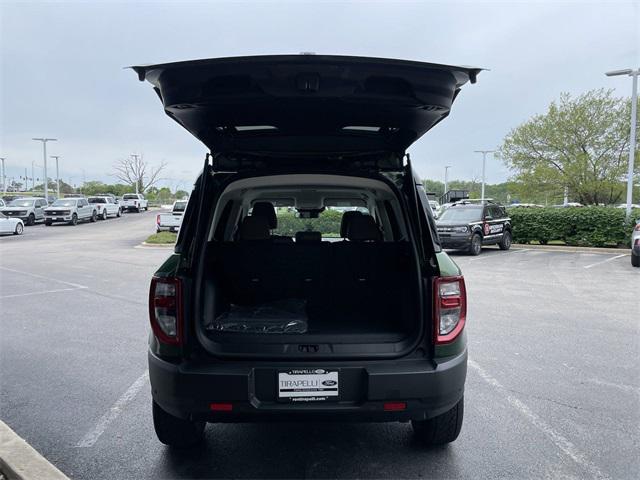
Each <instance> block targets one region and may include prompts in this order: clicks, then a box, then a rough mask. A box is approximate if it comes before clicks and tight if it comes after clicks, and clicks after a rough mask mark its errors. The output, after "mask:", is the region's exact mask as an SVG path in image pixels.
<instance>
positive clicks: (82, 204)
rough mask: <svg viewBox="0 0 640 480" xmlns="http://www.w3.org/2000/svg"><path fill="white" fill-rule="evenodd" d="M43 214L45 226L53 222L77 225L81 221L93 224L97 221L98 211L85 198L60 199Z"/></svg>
mask: <svg viewBox="0 0 640 480" xmlns="http://www.w3.org/2000/svg"><path fill="white" fill-rule="evenodd" d="M44 212H45V221H44V224H45V225H46V226H50V225H51V224H52V223H54V222H64V223H68V224H69V225H77V224H78V222H80V221H83V220H89V221H90V222H95V221H96V220H97V219H98V210H97V209H96V207H95V205H92V204H90V203H89V202H88V201H87V199H86V198H61V199H60V200H56V201H55V202H53V205H51V206H50V207H49V208H47V209H46V210H45V211H44Z"/></svg>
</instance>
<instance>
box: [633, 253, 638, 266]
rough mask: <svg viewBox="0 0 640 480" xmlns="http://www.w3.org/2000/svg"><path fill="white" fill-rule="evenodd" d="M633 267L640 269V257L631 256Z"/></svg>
mask: <svg viewBox="0 0 640 480" xmlns="http://www.w3.org/2000/svg"><path fill="white" fill-rule="evenodd" d="M631 265H633V266H634V267H640V255H634V254H633V253H632V254H631Z"/></svg>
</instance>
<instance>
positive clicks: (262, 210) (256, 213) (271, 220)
mask: <svg viewBox="0 0 640 480" xmlns="http://www.w3.org/2000/svg"><path fill="white" fill-rule="evenodd" d="M251 216H253V217H264V218H266V219H267V225H268V226H269V228H270V229H273V228H278V217H277V216H276V209H275V208H274V206H273V204H272V203H271V202H256V203H254V204H253V210H251Z"/></svg>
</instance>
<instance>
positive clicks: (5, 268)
mask: <svg viewBox="0 0 640 480" xmlns="http://www.w3.org/2000/svg"><path fill="white" fill-rule="evenodd" d="M0 270H6V271H7V272H13V273H20V274H22V275H27V276H29V277H34V278H39V279H41V280H48V281H50V282H58V283H64V284H65V285H69V286H70V287H75V288H89V287H85V286H84V285H78V284H77V283H71V282H65V281H64V280H58V279H57V278H51V277H45V276H44V275H37V274H35V273H29V272H21V271H20V270H14V269H13V268H7V267H0Z"/></svg>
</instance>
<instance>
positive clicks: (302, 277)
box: [214, 215, 408, 309]
mask: <svg viewBox="0 0 640 480" xmlns="http://www.w3.org/2000/svg"><path fill="white" fill-rule="evenodd" d="M252 218H253V219H254V220H250V219H252ZM356 218H358V220H353V219H356ZM352 221H353V222H352V225H350V226H349V227H348V229H347V232H346V235H347V239H348V241H345V242H322V241H318V240H321V238H319V237H318V235H317V233H313V232H309V233H306V232H305V233H302V234H301V235H297V236H296V240H297V241H296V243H290V244H289V243H280V242H274V241H272V240H271V239H270V237H269V228H268V227H269V225H268V222H266V221H265V220H264V217H258V216H255V217H246V218H245V219H244V220H243V222H242V224H241V228H240V240H239V241H238V242H225V243H220V244H217V246H216V251H217V252H218V255H217V261H216V265H215V266H214V268H215V271H220V270H221V271H222V275H221V277H222V279H223V280H222V282H221V285H222V286H223V288H225V290H226V292H227V294H228V296H229V300H230V301H231V302H232V303H236V304H241V305H245V304H250V305H251V304H253V305H255V304H260V303H264V302H268V301H272V300H277V299H284V298H303V299H306V300H307V302H308V304H309V307H310V308H313V307H314V306H319V307H321V308H323V309H326V308H327V304H329V306H330V305H331V304H333V306H334V307H335V308H341V309H345V308H346V309H366V308H367V305H366V304H367V303H371V304H378V305H379V304H380V298H377V297H380V296H383V297H387V296H388V295H390V294H392V293H393V291H394V288H395V287H396V286H397V285H398V284H399V283H400V282H399V281H398V279H397V278H396V276H397V275H399V274H401V273H402V272H403V271H405V269H406V262H404V261H402V257H406V255H404V254H403V251H404V250H406V251H408V249H407V245H405V244H404V243H396V242H382V241H381V240H382V238H381V234H380V230H379V229H378V227H377V225H376V224H375V222H374V220H373V218H371V217H370V216H368V215H353V216H352ZM299 233H301V232H299ZM374 300H375V302H374ZM363 303H364V304H363Z"/></svg>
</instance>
